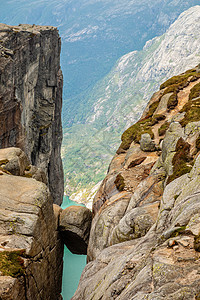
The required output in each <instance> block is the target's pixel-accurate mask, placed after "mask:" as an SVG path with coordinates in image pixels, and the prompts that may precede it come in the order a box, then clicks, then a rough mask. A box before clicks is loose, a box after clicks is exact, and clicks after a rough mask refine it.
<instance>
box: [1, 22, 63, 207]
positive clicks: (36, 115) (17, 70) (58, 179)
mask: <svg viewBox="0 0 200 300" xmlns="http://www.w3.org/2000/svg"><path fill="white" fill-rule="evenodd" d="M60 48H61V42H60V38H59V35H58V31H57V29H56V28H54V27H48V26H47V27H43V26H35V25H32V26H31V25H19V26H14V27H13V26H7V25H5V24H0V148H5V147H11V146H15V147H19V148H21V149H22V150H24V151H25V153H26V155H27V156H28V158H29V160H30V162H31V164H32V165H34V166H36V167H39V168H41V169H42V170H43V171H44V173H45V175H46V178H47V182H48V187H49V189H50V191H51V194H52V196H53V200H54V202H55V203H58V204H60V203H61V202H62V195H63V169H62V161H61V156H60V147H61V142H62V126H61V107H62V85H63V78H62V72H61V69H60Z"/></svg>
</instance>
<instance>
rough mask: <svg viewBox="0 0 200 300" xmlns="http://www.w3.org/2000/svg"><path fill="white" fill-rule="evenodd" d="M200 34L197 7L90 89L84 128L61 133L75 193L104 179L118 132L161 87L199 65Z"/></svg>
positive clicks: (124, 60)
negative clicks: (169, 79) (171, 78)
mask: <svg viewBox="0 0 200 300" xmlns="http://www.w3.org/2000/svg"><path fill="white" fill-rule="evenodd" d="M199 31H200V6H195V7H193V8H190V9H189V10H187V11H186V12H184V13H183V14H181V16H180V17H179V18H178V20H177V21H176V22H174V23H173V24H172V25H171V26H170V28H169V29H168V30H167V32H166V33H165V34H163V35H162V36H160V37H156V38H154V39H153V40H150V41H148V42H147V43H146V45H145V46H144V48H143V50H142V51H133V52H130V53H128V54H126V55H124V56H123V57H121V58H120V59H119V60H118V62H117V63H116V65H115V67H114V68H113V69H112V70H111V72H110V73H109V74H108V75H107V76H106V77H105V78H104V79H103V80H101V81H100V82H98V84H97V85H96V86H95V87H94V88H93V89H92V91H91V93H89V94H88V96H87V101H86V102H87V103H89V104H90V105H91V109H90V112H88V114H87V115H86V116H85V118H86V121H85V124H80V125H74V126H72V128H69V129H65V131H64V133H65V136H64V145H63V157H64V164H65V170H66V171H68V180H70V181H69V182H68V183H69V186H70V187H71V186H72V187H73V186H74V187H75V190H76V189H77V184H78V183H79V186H78V189H79V188H80V187H81V186H82V187H84V185H87V184H89V183H90V182H92V183H93V184H94V183H96V182H97V181H98V180H100V179H102V177H103V174H105V172H106V170H107V166H108V163H109V161H110V159H111V157H112V155H113V154H114V152H115V151H116V150H117V148H118V146H119V144H120V135H121V133H122V132H123V131H124V130H125V129H126V128H127V127H128V126H130V125H131V124H133V123H134V122H135V121H136V120H137V119H138V118H139V117H140V115H141V113H142V111H143V108H144V107H145V106H146V103H147V101H148V100H149V97H150V96H151V95H152V93H153V92H154V91H156V90H157V89H158V88H159V85H160V84H161V82H162V81H165V80H166V79H167V78H169V77H171V76H173V75H175V74H179V73H181V72H183V71H185V70H187V69H189V68H192V67H194V66H195V65H197V64H199V63H200V36H199ZM94 99H95V102H94ZM83 109H84V104H83V106H80V110H83ZM80 113H81V112H80ZM84 193H85V194H87V193H88V191H87V190H86V191H85V192H84ZM82 196H84V195H82Z"/></svg>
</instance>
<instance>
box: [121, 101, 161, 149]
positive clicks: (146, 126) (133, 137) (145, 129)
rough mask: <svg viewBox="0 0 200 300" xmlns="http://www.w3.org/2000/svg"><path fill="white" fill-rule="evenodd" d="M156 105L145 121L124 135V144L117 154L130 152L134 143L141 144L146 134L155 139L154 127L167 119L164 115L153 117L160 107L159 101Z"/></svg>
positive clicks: (135, 125)
mask: <svg viewBox="0 0 200 300" xmlns="http://www.w3.org/2000/svg"><path fill="white" fill-rule="evenodd" d="M157 102H158V103H157ZM154 103H156V105H153V106H151V107H150V110H149V112H148V114H147V116H146V117H145V118H144V119H141V120H140V121H138V122H137V123H136V124H134V125H132V126H131V127H129V128H128V129H127V130H126V131H125V132H124V133H123V134H122V137H121V140H122V143H121V145H120V147H119V149H118V150H117V154H120V153H123V152H124V151H126V150H128V149H129V147H130V145H131V143H132V142H133V141H134V142H136V143H139V141H140V139H141V135H142V134H144V133H148V134H149V135H150V136H151V138H152V139H153V138H154V134H153V131H152V126H154V125H155V124H157V123H158V122H159V121H161V120H164V119H165V118H166V117H165V115H162V114H157V115H155V116H153V117H152V115H153V114H154V112H155V110H156V108H157V107H158V104H159V101H156V102H154ZM154 103H153V104H154Z"/></svg>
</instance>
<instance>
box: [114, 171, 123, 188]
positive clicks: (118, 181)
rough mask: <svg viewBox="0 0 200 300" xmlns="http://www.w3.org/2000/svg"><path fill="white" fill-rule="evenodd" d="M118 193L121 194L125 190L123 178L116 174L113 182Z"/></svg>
mask: <svg viewBox="0 0 200 300" xmlns="http://www.w3.org/2000/svg"><path fill="white" fill-rule="evenodd" d="M114 183H115V185H116V188H117V189H118V191H120V192H122V191H123V190H124V188H125V182H124V177H123V176H122V175H121V174H118V175H117V177H116V179H115V181H114Z"/></svg>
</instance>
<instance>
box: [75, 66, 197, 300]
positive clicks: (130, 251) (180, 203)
mask: <svg viewBox="0 0 200 300" xmlns="http://www.w3.org/2000/svg"><path fill="white" fill-rule="evenodd" d="M198 69H199V68H198V66H197V67H195V68H194V69H191V70H188V71H187V72H185V73H183V74H180V75H178V76H175V77H172V78H171V79H169V80H168V81H166V82H165V83H163V84H162V85H161V89H160V91H159V92H158V93H155V94H154V95H153V96H152V98H151V99H150V102H149V104H148V105H147V108H146V109H145V111H144V113H143V116H142V118H141V120H139V121H138V122H137V123H136V124H135V125H132V126H131V127H130V128H128V129H127V130H126V131H125V132H124V133H123V135H122V143H121V145H120V147H119V149H118V150H117V154H116V155H115V156H114V158H113V160H112V161H111V164H110V166H109V170H108V175H107V176H106V178H105V179H104V181H103V182H102V185H101V187H100V189H99V191H98V192H97V194H96V196H95V198H94V202H93V220H92V226H91V232H90V238H89V245H88V252H87V255H88V264H87V265H86V267H85V269H84V270H83V273H82V276H81V279H80V282H79V286H78V289H77V291H76V293H75V295H74V296H73V298H72V299H73V300H79V299H83V300H84V299H85V300H90V299H93V300H100V299H101V300H107V299H120V300H127V299H132V300H141V299H148V300H161V299H167V300H172V299H173V300H181V299H185V300H186V299H194V300H197V299H200V75H199V73H198ZM163 103H164V105H163ZM143 134H148V137H151V141H152V142H153V143H155V148H154V149H151V148H145V147H144V148H143V147H142V149H141V145H139V141H140V139H141V136H142V135H143ZM149 140H150V139H149ZM152 150H154V151H152Z"/></svg>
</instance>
